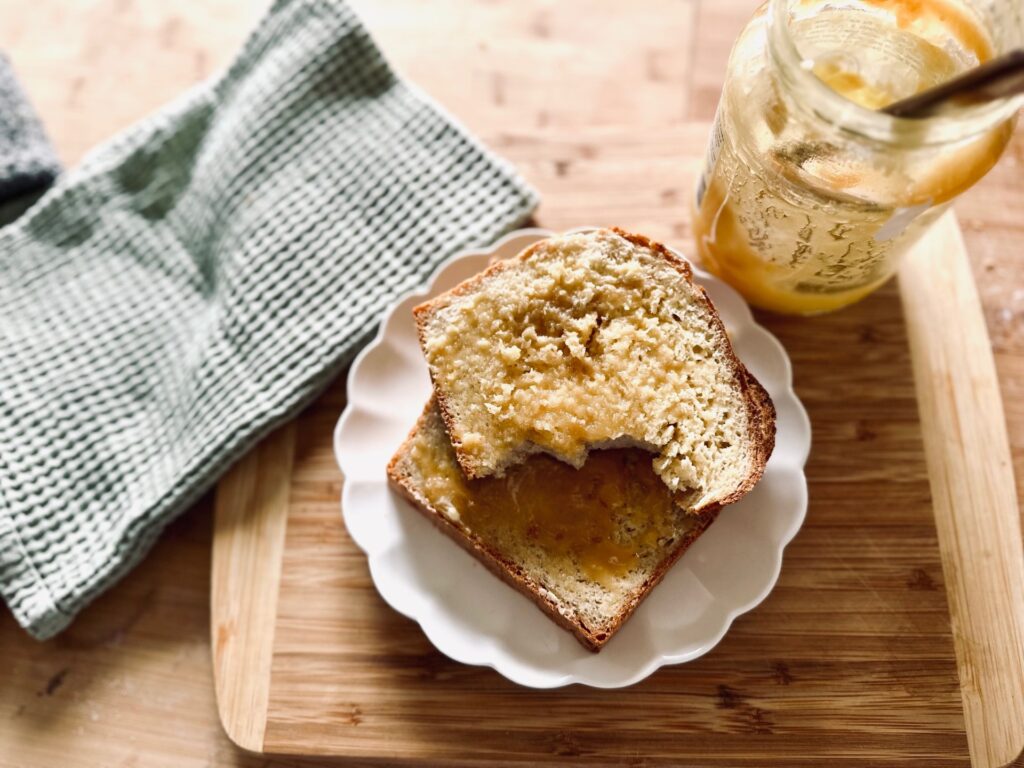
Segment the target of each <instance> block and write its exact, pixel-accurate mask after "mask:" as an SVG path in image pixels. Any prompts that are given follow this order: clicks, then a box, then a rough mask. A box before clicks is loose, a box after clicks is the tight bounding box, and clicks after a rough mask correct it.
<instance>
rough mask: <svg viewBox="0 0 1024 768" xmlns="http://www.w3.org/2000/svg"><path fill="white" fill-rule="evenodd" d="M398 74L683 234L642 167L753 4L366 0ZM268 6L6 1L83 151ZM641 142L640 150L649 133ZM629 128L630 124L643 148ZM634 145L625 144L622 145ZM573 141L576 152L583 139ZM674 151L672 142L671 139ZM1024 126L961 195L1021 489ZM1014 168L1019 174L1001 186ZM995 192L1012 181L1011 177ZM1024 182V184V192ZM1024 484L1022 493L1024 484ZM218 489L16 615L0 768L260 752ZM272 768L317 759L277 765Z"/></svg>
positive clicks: (564, 191)
mask: <svg viewBox="0 0 1024 768" xmlns="http://www.w3.org/2000/svg"><path fill="white" fill-rule="evenodd" d="M353 3H354V4H355V5H356V7H357V8H358V10H359V11H360V12H362V14H363V16H364V18H365V19H366V20H367V23H368V24H369V26H370V28H371V29H372V30H373V31H374V33H375V34H376V35H377V37H378V39H379V41H380V43H381V45H382V47H383V48H384V50H385V51H386V52H387V53H388V54H389V56H390V57H391V59H392V61H393V62H394V63H395V64H396V66H397V67H398V68H399V69H400V70H402V71H404V72H408V73H410V74H411V75H412V76H413V77H414V79H415V80H416V81H417V82H418V83H419V84H420V85H422V86H423V87H424V88H425V89H426V90H427V91H429V92H431V93H432V94H433V95H434V96H436V97H437V98H438V99H439V100H440V101H441V102H442V103H443V104H444V105H446V106H447V107H448V108H449V109H450V110H451V111H452V112H454V113H455V114H456V115H457V116H458V117H459V118H460V119H462V120H463V121H464V122H465V123H466V124H467V125H468V126H469V128H471V129H472V130H473V131H475V132H476V133H477V134H478V135H479V136H480V137H481V138H482V139H483V140H484V141H485V142H486V143H488V144H489V145H490V146H492V147H494V148H495V149H496V150H497V151H498V152H500V153H502V154H504V155H505V156H507V157H509V158H510V159H511V160H513V162H515V163H516V164H517V165H518V166H519V167H520V168H521V169H522V171H523V173H524V174H525V175H526V176H527V177H528V178H529V179H530V180H531V181H532V182H533V183H534V184H535V185H536V186H537V187H538V188H539V189H540V190H541V192H542V194H543V195H544V203H543V205H542V208H541V210H540V212H539V214H538V219H539V220H540V222H541V223H542V224H543V225H545V226H548V227H551V228H555V229H557V228H560V227H566V226H574V225H578V224H581V223H591V222H598V223H600V222H602V221H603V220H604V218H605V217H604V216H603V215H602V209H603V206H605V205H607V204H608V203H609V201H614V208H615V210H618V211H621V210H624V209H625V208H626V207H633V206H635V208H631V220H632V221H634V222H642V223H645V224H646V226H645V227H644V231H647V232H650V234H652V235H654V236H657V237H663V238H667V239H670V240H675V241H677V242H679V243H682V244H684V245H685V243H686V242H687V240H688V238H689V230H688V227H687V224H686V217H685V215H684V211H683V206H684V205H685V201H686V199H687V195H688V193H689V190H688V189H687V185H688V184H689V180H688V179H686V178H683V177H682V176H681V175H680V177H679V178H675V177H674V175H673V174H672V172H671V169H663V171H662V173H661V174H659V176H660V178H661V179H665V180H667V183H665V182H663V181H661V180H659V184H658V185H654V184H651V183H649V182H648V180H647V178H646V177H644V176H642V175H639V174H636V173H630V172H629V168H630V167H631V166H632V165H633V164H634V163H635V162H637V161H638V160H642V158H641V157H638V156H637V154H638V153H642V151H643V150H642V149H638V147H645V146H650V147H657V148H658V151H659V152H660V153H661V156H665V154H666V150H665V148H664V147H661V146H660V143H664V142H665V141H666V136H672V135H675V134H673V132H671V131H666V130H665V129H666V127H670V126H673V125H676V124H678V123H680V122H683V121H688V120H699V119H710V117H711V116H712V114H713V112H714V108H715V103H716V101H717V97H718V90H719V87H720V83H721V78H722V74H723V72H724V69H725V60H726V57H727V54H728V48H729V45H730V44H731V42H732V39H733V38H734V37H735V35H736V33H737V31H738V30H739V28H740V27H741V26H742V24H743V22H744V21H745V19H746V18H747V17H748V16H749V14H750V12H751V11H752V9H753V7H754V6H755V5H756V4H757V0H645V2H644V3H641V4H622V3H620V2H618V0H573V1H572V2H570V1H569V0H435V1H434V2H431V3H426V2H422V1H421V0H353ZM260 12H261V4H258V3H257V4H247V3H242V2H240V0H234V1H233V0H187V1H186V0H182V2H179V3H175V4H169V3H162V2H157V0H92V1H91V2H88V3H84V2H83V3H76V4H69V3H66V2H63V1H62V0H35V2H33V3H31V4H21V3H17V4H16V3H13V2H8V3H6V4H3V5H0V49H2V50H4V51H5V52H6V53H7V54H8V55H9V56H10V57H11V59H12V60H13V62H14V64H15V67H16V68H17V70H18V72H19V75H20V76H21V79H22V81H23V84H24V85H25V87H26V89H27V90H28V92H29V93H30V94H31V96H32V98H33V99H34V101H35V103H36V106H37V107H38V109H39V111H40V113H41V114H42V117H43V120H44V122H45V124H46V126H47V129H48V130H49V131H50V134H51V136H52V138H53V140H54V141H55V143H56V145H57V147H58V150H59V152H60V154H61V157H62V158H63V159H64V160H65V162H67V163H69V164H70V163H74V162H75V161H77V160H78V159H79V158H80V157H81V155H82V154H83V153H84V152H85V151H86V150H87V149H88V148H89V147H91V146H93V145H94V144H96V143H97V142H99V141H101V140H103V139H104V138H106V137H108V136H109V135H111V134H112V133H114V132H115V131H116V130H118V129H119V128H121V127H123V126H125V125H128V124H129V123H131V122H132V121H133V120H135V119H137V118H139V117H141V116H143V115H145V114H146V113H147V112H149V111H151V110H152V109H155V108H157V107H158V106H159V105H161V104H162V103H164V102H165V101H167V100H168V99H170V98H171V97H173V96H174V95H175V94H177V93H178V92H179V91H180V90H181V89H183V88H185V87H187V86H188V85H190V84H191V83H194V82H196V81H198V80H200V79H202V78H204V77H207V76H209V75H210V74H211V73H212V72H215V71H216V70H217V69H218V68H219V67H220V66H222V65H223V64H225V63H226V62H227V61H228V60H229V59H230V57H231V56H232V55H233V52H234V50H235V49H236V48H237V46H238V45H239V43H240V42H241V40H242V39H243V37H244V35H245V33H246V31H247V29H248V28H249V27H250V26H251V24H252V23H253V22H254V21H255V19H256V18H257V17H258V15H259V13H260ZM637 136H640V137H643V138H644V141H643V142H637V141H636V140H635V138H636V137H637ZM623 137H630V140H629V141H625V140H623ZM588 144H591V145H594V146H601V147H602V148H603V149H604V148H610V149H609V151H607V152H604V154H605V155H606V156H607V157H608V158H609V159H608V162H609V163H620V164H621V167H622V175H621V178H622V185H621V186H619V187H617V188H616V189H592V188H589V187H588V186H587V185H586V183H585V181H586V180H585V178H580V174H584V173H585V172H586V170H585V166H586V162H585V161H586V158H585V157H582V156H581V157H578V158H577V157H575V156H574V154H573V153H574V152H578V151H582V150H581V149H580V148H581V147H582V148H585V147H586V146H587V145H588ZM616 147H620V148H621V151H616ZM570 149H571V151H570ZM669 154H670V153H669ZM1022 162H1024V140H1022V139H1021V138H1018V139H1017V140H1016V141H1015V142H1014V144H1013V146H1012V148H1011V151H1010V153H1009V154H1008V155H1007V157H1005V158H1004V160H1003V161H1002V164H1001V166H1000V167H999V168H998V169H997V170H996V171H995V172H994V174H995V176H996V178H995V179H990V180H988V181H985V182H982V183H981V184H980V185H979V186H978V187H977V188H975V189H974V190H972V191H971V192H970V193H969V194H968V195H967V196H966V197H965V198H964V199H963V200H962V201H960V202H959V203H958V211H959V214H960V218H961V222H962V225H963V227H964V230H965V236H966V238H967V241H968V248H969V250H970V252H971V254H972V257H973V266H974V270H975V276H976V279H977V282H978V287H979V290H980V292H981V295H982V299H983V302H984V306H985V311H986V317H987V321H988V327H989V333H990V336H991V339H992V343H993V346H994V350H995V355H996V364H997V367H998V370H999V374H1000V382H1001V385H1002V392H1003V399H1004V403H1005V408H1006V416H1007V420H1008V423H1009V424H1008V426H1009V434H1010V440H1011V443H1012V449H1013V458H1014V464H1015V469H1016V477H1017V484H1018V491H1020V490H1021V488H1022V484H1024V281H1022V280H1021V279H1020V275H1021V273H1022V270H1024V267H1022V265H1021V262H1020V255H1019V249H1020V244H1021V238H1022V237H1024V227H1022V225H1021V223H1020V221H1019V220H1015V219H1014V213H1015V211H1016V212H1019V211H1020V210H1021V207H1020V205H1019V203H1020V198H1021V196H1022V195H1024V182H1020V181H1018V182H1016V183H1015V186H1014V187H1013V188H1014V190H1015V195H1014V197H1015V199H1017V202H1018V206H1017V207H1016V208H1014V207H1012V206H1008V205H1006V204H1004V203H1005V201H1004V200H1003V199H1002V194H1003V192H1002V191H1001V189H1005V186H1006V184H1007V181H1008V180H1010V179H1014V178H1018V177H1019V174H1020V164H1021V163H1022ZM997 180H998V181H1001V185H1000V184H997V183H996V181H997ZM997 187H1001V189H1000V190H997ZM1017 190H1019V191H1020V194H1019V195H1018V194H1016V191H1017ZM1022 498H1024V497H1022ZM210 541H211V515H210V503H209V501H208V500H207V501H204V502H202V503H200V504H199V505H197V508H196V509H194V510H192V511H190V512H189V513H187V514H186V515H184V516H183V517H182V518H181V519H180V520H179V521H178V522H176V523H175V524H173V525H172V526H171V527H170V528H169V529H168V532H167V533H166V535H165V536H164V538H163V539H162V540H161V542H160V543H159V544H158V545H157V547H156V548H155V549H154V551H153V553H152V554H151V555H150V556H149V558H148V559H147V560H146V561H145V562H144V563H143V564H142V565H141V566H140V567H139V568H138V569H137V570H136V571H135V572H133V574H132V575H131V576H130V577H129V578H128V579H127V580H126V581H125V582H124V583H122V584H121V585H119V586H117V587H115V588H114V589H113V590H111V591H110V592H109V593H108V594H107V595H105V596H103V597H102V598H100V599H99V600H98V601H97V602H96V603H95V604H94V605H92V606H91V607H90V608H88V609H87V610H86V611H85V612H83V614H82V615H81V617H80V618H79V619H78V620H77V621H76V622H75V623H74V624H73V625H72V627H71V628H70V629H69V630H68V631H67V632H65V633H64V634H63V635H62V636H60V637H59V638H57V639H56V640H54V641H51V642H49V643H44V644H40V643H36V642H35V641H33V640H31V639H29V638H28V637H27V636H26V635H25V634H24V633H23V632H22V631H21V630H20V629H19V628H18V627H17V626H16V624H15V623H14V620H13V619H12V618H11V617H10V615H9V614H7V613H4V614H3V615H0V659H2V660H3V661H2V662H0V665H2V666H0V669H3V673H2V676H0V763H2V764H3V765H5V766H6V765H15V766H21V765H24V766H33V767H35V766H69V767H72V766H94V765H101V764H102V765H123V766H132V765H145V766H161V765H167V766H175V768H178V767H180V766H201V765H202V766H205V765H218V766H219V765H224V766H248V765H267V764H268V763H267V761H266V760H265V759H263V758H255V757H251V756H248V755H246V754H244V753H242V752H240V751H239V750H237V749H235V748H234V747H233V746H232V745H231V743H230V742H229V741H228V739H227V738H226V737H225V736H224V734H223V733H222V731H221V729H220V725H219V722H218V720H217V713H216V705H215V702H214V694H213V686H212V680H211V666H210V647H209V603H208V600H209V576H210V565H209V563H210ZM272 764H273V765H275V766H286V765H301V764H302V763H300V762H296V761H283V762H282V761H274V762H273V763H272Z"/></svg>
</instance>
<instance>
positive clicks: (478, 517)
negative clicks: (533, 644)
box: [388, 400, 715, 651]
mask: <svg viewBox="0 0 1024 768" xmlns="http://www.w3.org/2000/svg"><path fill="white" fill-rule="evenodd" d="M388 477H389V478H390V479H391V481H392V483H393V485H394V486H395V487H396V488H397V490H398V491H399V492H400V493H402V495H404V496H405V497H406V498H407V499H409V501H411V502H412V504H413V505H414V506H415V507H416V509H418V510H419V511H420V512H422V513H423V514H424V515H425V516H426V517H427V518H428V519H429V520H430V521H431V522H433V523H434V524H435V525H436V526H437V527H438V528H439V529H440V530H441V531H443V532H444V533H446V534H447V535H448V536H450V537H451V538H453V539H455V541H457V542H458V543H459V544H460V545H462V547H464V548H465V549H466V550H468V551H469V552H470V553H471V554H472V555H474V556H475V557H476V558H478V559H479V560H480V561H481V562H483V564H484V565H486V566H487V567H488V568H489V569H490V570H491V571H493V572H494V573H495V574H497V575H498V576H499V577H501V578H502V579H503V580H504V581H506V582H508V583H509V584H511V585H512V586H513V587H515V588H516V589H517V590H518V591H520V592H522V593H523V594H524V595H526V596H527V597H529V598H530V599H531V600H533V601H534V602H535V603H536V604H537V605H538V606H539V607H540V608H541V610H543V611H544V612H545V613H546V614H548V616H550V617H551V618H552V619H554V621H555V622H557V623H558V624H559V625H560V626H562V627H564V628H565V629H568V630H569V631H570V632H572V633H573V634H574V635H575V636H576V638H577V639H578V640H579V641H580V643H582V644H583V646H584V647H586V648H588V649H589V650H591V651H598V650H600V649H601V647H602V646H603V645H604V644H605V643H607V642H608V640H609V639H610V638H611V637H612V635H613V634H614V633H615V632H616V630H618V629H619V627H621V626H622V623H623V622H624V621H625V620H626V619H627V618H629V616H630V615H631V614H632V613H633V611H634V610H635V609H636V607H637V605H638V604H639V603H640V601H641V600H643V599H644V598H645V597H646V596H647V595H648V594H649V593H650V591H651V590H652V589H653V588H654V586H655V585H656V584H657V583H658V582H659V581H661V579H662V577H663V576H664V575H665V573H666V572H667V571H668V569H669V568H670V567H671V565H672V564H673V563H674V562H675V561H676V560H678V559H679V557H680V556H681V555H682V554H683V552H684V551H685V550H686V549H687V547H689V546H690V544H691V543H692V542H693V541H694V540H695V539H696V538H697V537H698V536H699V535H700V534H701V533H702V532H703V531H704V530H706V529H707V527H708V525H710V524H711V521H712V520H713V519H714V516H715V515H714V514H713V513H711V514H706V515H701V516H699V517H697V516H694V515H687V514H685V513H684V512H683V511H681V510H680V509H679V508H678V507H677V506H676V505H675V503H674V502H673V499H672V494H671V492H670V491H669V490H668V489H667V488H666V487H665V485H664V483H662V482H661V480H659V479H658V477H657V476H656V475H655V474H654V471H653V470H652V469H651V463H650V456H649V454H647V453H646V452H644V451H641V450H638V449H635V448H632V449H618V450H607V451H595V452H594V453H592V454H591V456H590V458H589V460H588V461H587V462H586V463H585V464H584V465H583V466H582V467H581V468H580V469H575V468H573V467H571V466H569V465H568V464H565V463H564V462H560V461H557V460H556V459H553V458H551V457H550V456H544V455H538V456H532V457H530V458H529V459H527V460H526V461H525V462H524V463H522V464H520V465H519V466H516V467H513V468H510V469H509V470H508V472H507V473H506V474H505V476H504V477H503V478H485V479H482V480H467V479H466V478H465V476H464V475H463V473H462V471H461V470H460V468H459V465H458V462H457V461H456V459H455V453H454V451H453V450H452V446H451V443H450V442H449V440H448V435H447V434H446V432H445V429H444V424H443V422H442V420H441V416H440V413H439V412H438V410H437V408H436V405H435V403H434V401H433V400H431V401H430V402H429V403H428V404H427V407H426V409H425V410H424V412H423V415H422V416H421V417H420V419H419V421H418V422H417V424H416V426H415V427H414V428H413V431H412V432H411V433H410V435H409V437H408V438H407V439H406V441H405V442H404V443H403V444H402V446H401V447H400V448H399V449H398V452H397V453H396V454H395V456H394V458H393V459H392V460H391V463H390V464H389V465H388Z"/></svg>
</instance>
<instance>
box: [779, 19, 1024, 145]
mask: <svg viewBox="0 0 1024 768" xmlns="http://www.w3.org/2000/svg"><path fill="white" fill-rule="evenodd" d="M790 2H791V0H769V2H768V5H769V8H768V11H769V13H768V50H769V56H770V57H771V58H772V60H773V62H774V64H775V65H776V69H777V70H778V74H779V77H780V79H781V80H782V81H783V82H784V83H785V85H787V86H788V88H789V89H791V90H793V91H796V92H802V93H803V94H804V95H805V98H802V99H798V100H797V101H798V103H799V104H801V105H803V106H805V107H806V108H807V109H808V111H809V112H810V113H812V114H813V115H814V116H815V117H817V118H818V119H821V120H825V121H826V122H828V123H831V124H832V125H834V126H836V128H838V129H839V130H842V131H845V132H847V133H852V134H854V135H856V136H861V137H864V138H868V139H871V140H873V141H877V142H881V143H884V144H898V145H900V146H903V147H905V146H906V144H907V142H908V140H911V141H913V142H914V143H915V144H918V145H936V144H948V143H951V142H956V141H961V140H963V139H967V138H970V137H973V136H977V135H978V134H981V133H984V132H985V131H988V130H991V129H992V128H994V127H996V126H997V125H999V124H1000V123H1003V122H1005V121H1006V120H1009V119H1011V118H1012V117H1013V116H1014V114H1016V112H1017V110H1018V109H1020V108H1021V106H1022V104H1024V97H1022V96H1010V97H1004V98H1001V99H997V100H994V101H991V102H988V103H985V104H975V105H971V106H964V107H959V108H957V110H956V111H955V112H953V113H943V114H939V115H934V116H930V117H921V118H907V117H894V116H892V115H888V114H886V113H884V112H878V111H876V110H873V109H869V108H867V107H864V106H861V105H860V104H857V103H856V102H853V101H851V100H849V99H847V98H846V97H844V96H842V95H840V94H839V93H836V92H835V91H834V90H832V89H831V88H830V87H829V86H828V85H827V84H826V83H824V82H823V81H822V80H820V79H819V78H818V76H817V75H815V74H814V72H812V71H811V68H810V67H808V66H807V65H806V60H805V59H804V57H803V56H802V55H801V54H800V51H799V49H798V48H797V45H796V40H794V38H793V35H792V33H791V31H790V28H789V27H790V24H789V20H790V16H789V7H790Z"/></svg>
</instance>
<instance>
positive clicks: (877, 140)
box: [693, 0, 1024, 314]
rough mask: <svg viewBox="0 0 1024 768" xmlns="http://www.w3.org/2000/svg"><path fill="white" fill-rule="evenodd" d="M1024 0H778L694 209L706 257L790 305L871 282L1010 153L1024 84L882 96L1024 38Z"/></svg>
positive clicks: (756, 299) (820, 300) (928, 81)
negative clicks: (1017, 93) (947, 107)
mask: <svg viewBox="0 0 1024 768" xmlns="http://www.w3.org/2000/svg"><path fill="white" fill-rule="evenodd" d="M1022 6H1024V3H1021V0H977V1H976V2H970V1H968V0H962V1H960V0H912V1H911V0H770V1H769V2H768V3H766V4H765V5H763V6H762V7H761V8H760V9H759V10H758V11H757V12H756V13H755V14H754V17H753V18H752V19H751V20H750V22H749V23H748V24H747V26H746V28H745V29H744V30H743V32H742V33H741V34H740V37H739V39H738V40H737V42H736V44H735V46H734V48H733V50H732V54H731V56H730V59H729V69H728V73H727V76H726V81H725V86H724V88H723V91H722V97H721V100H720V102H719V105H718V112H717V115H716V117H715V122H714V126H713V129H712V134H711V138H710V141H709V145H708V149H707V156H706V158H705V163H704V169H703V172H702V174H701V176H700V177H699V180H698V183H697V189H696V195H695V207H694V211H693V214H694V215H693V222H694V234H695V236H696V240H697V243H696V245H697V250H698V252H699V254H700V257H701V259H702V260H703V262H704V265H705V266H706V268H707V269H708V270H710V271H711V272H713V273H715V274H716V275H718V276H719V277H721V278H722V279H724V280H725V281H727V282H728V283H730V284H731V285H733V286H734V287H735V288H737V289H738V290H739V291H740V292H741V293H743V294H744V296H745V297H746V298H747V299H748V300H749V301H750V303H752V304H754V305H756V306H758V307H762V308H765V309H769V310H774V311H777V312H784V313H789V314H815V313H819V312H827V311H830V310H834V309H838V308H840V307H843V306H846V305H848V304H851V303H853V302H855V301H857V300H858V299H860V298H862V297H864V296H866V295H867V294H869V293H870V292H871V291H873V290H875V289H876V288H877V287H879V286H880V285H881V284H882V283H884V282H885V281H886V280H887V279H888V278H889V277H891V276H892V274H893V273H894V272H895V270H896V266H897V261H898V259H899V258H900V256H901V254H903V253H904V252H905V251H906V250H907V249H908V248H909V247H910V246H911V245H912V244H913V243H914V242H915V241H916V240H917V239H918V238H919V237H920V236H921V234H922V233H923V232H924V231H925V230H926V229H927V228H928V226H929V224H931V223H932V222H933V221H934V220H935V219H936V218H937V217H938V216H939V215H940V214H941V213H942V212H943V211H944V210H945V209H946V207H947V206H948V205H949V204H950V202H951V201H952V200H953V199H954V198H955V197H956V196H957V195H959V194H960V193H961V192H963V191H964V190H966V189H967V188H969V187H970V186H971V185H972V184H974V183H975V182H976V181H977V180H978V179H980V178H981V177H982V176H984V175H985V173H986V172H988V170H989V169H990V168H991V167H992V166H993V165H994V164H995V162H996V161H997V160H998V159H999V156H1000V154H1001V153H1002V151H1003V149H1004V148H1005V147H1006V144H1007V142H1008V141H1009V139H1010V136H1011V133H1012V131H1013V127H1014V123H1015V121H1016V114H1017V110H1018V108H1019V106H1020V104H1021V100H1020V99H1019V98H1006V99H1002V100H999V101H994V102H989V103H984V104H975V105H972V106H967V107H961V108H957V109H955V110H952V111H944V112H942V113H940V114H937V115H936V116H933V117H927V118H918V119H909V118H896V117H891V116H889V115H887V114H885V113H883V112H880V111H878V110H879V109H880V108H881V107H884V106H886V105H887V104H889V103H892V102H895V101H898V100H900V99H902V98H905V97H907V96H910V95H913V94H915V93H919V92H920V91H923V90H925V89H927V88H930V87H932V86H934V85H937V84H939V83H941V82H943V81H945V80H948V79H949V78H951V77H954V76H956V75H957V74H959V73H961V72H963V71H964V70H967V69H969V68H971V67H974V66H977V65H978V64H979V63H981V62H985V61H987V60H989V59H991V58H992V57H993V56H995V55H998V54H999V53H1002V52H1005V51H1008V50H1010V49H1012V48H1016V47H1019V46H1020V45H1022V43H1024V22H1022Z"/></svg>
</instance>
